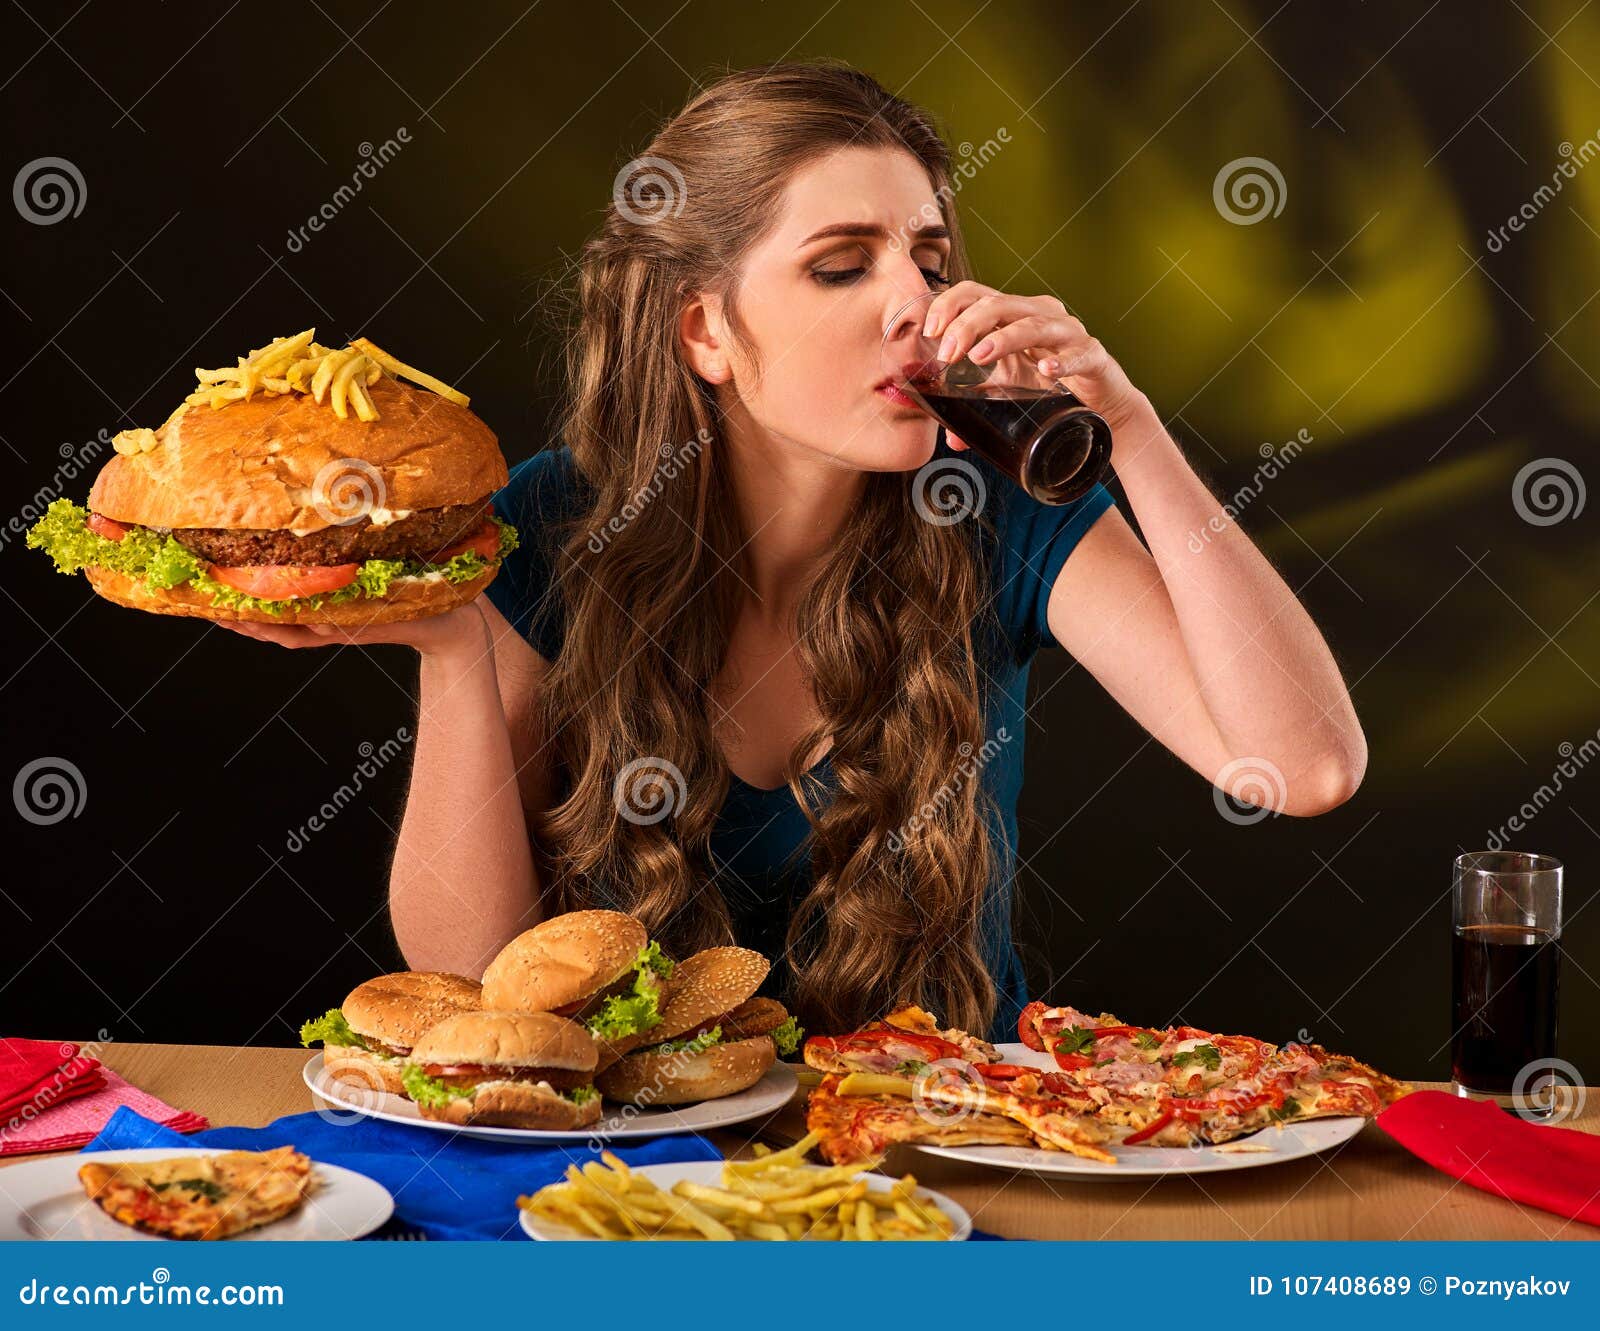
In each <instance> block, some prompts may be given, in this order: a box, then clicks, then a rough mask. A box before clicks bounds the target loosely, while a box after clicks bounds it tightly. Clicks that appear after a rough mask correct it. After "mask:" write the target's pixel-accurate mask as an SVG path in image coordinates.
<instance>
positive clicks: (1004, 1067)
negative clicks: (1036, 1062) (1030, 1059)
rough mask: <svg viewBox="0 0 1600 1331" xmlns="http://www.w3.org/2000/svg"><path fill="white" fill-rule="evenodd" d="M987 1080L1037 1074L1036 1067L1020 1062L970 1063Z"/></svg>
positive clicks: (1009, 1078) (1008, 1079)
mask: <svg viewBox="0 0 1600 1331" xmlns="http://www.w3.org/2000/svg"><path fill="white" fill-rule="evenodd" d="M972 1066H973V1067H974V1068H976V1069H977V1070H978V1072H979V1073H981V1074H982V1075H983V1077H984V1078H985V1079H986V1080H989V1081H1010V1080H1011V1079H1012V1078H1013V1077H1026V1076H1030V1075H1034V1076H1036V1075H1038V1072H1039V1069H1038V1068H1029V1067H1024V1066H1023V1065H1022V1064H1021V1063H974V1064H973V1065H972Z"/></svg>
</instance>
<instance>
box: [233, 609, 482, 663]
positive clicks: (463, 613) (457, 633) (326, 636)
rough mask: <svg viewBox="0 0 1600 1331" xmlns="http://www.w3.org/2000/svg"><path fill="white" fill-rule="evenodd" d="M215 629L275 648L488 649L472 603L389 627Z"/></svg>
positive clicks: (245, 624) (245, 625) (243, 624)
mask: <svg viewBox="0 0 1600 1331" xmlns="http://www.w3.org/2000/svg"><path fill="white" fill-rule="evenodd" d="M214 622H215V623H216V625H217V626H218V627H219V628H225V629H228V630H229V631H230V632H233V633H238V634H242V635H243V636H244V637H246V638H254V639H256V641H258V642H270V643H276V644H277V645H278V646H279V647H344V646H367V645H371V644H375V643H399V644H401V645H403V646H406V647H415V648H416V649H417V651H419V652H421V653H422V654H423V655H424V656H429V655H452V654H465V655H469V656H473V657H477V656H479V655H481V654H483V653H484V652H487V651H489V650H490V647H491V643H490V638H489V626H488V624H486V623H485V622H484V618H483V614H482V612H481V611H480V610H479V609H478V602H477V601H475V600H473V601H468V602H467V604H466V605H460V606H457V607H456V608H455V609H454V610H449V611H446V612H445V613H444V614H442V615H432V616H430V617H428V618H427V619H412V620H405V621H402V622H400V623H394V624H371V625H366V626H364V627H351V626H348V625H344V624H257V623H253V622H250V621H243V620H241V621H234V620H220V619H219V620H216V621H214Z"/></svg>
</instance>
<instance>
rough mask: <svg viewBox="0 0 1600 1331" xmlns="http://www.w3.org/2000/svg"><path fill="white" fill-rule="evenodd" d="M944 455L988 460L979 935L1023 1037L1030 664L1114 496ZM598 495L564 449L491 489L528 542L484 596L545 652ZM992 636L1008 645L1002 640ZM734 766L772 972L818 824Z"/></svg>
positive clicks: (738, 920) (758, 945)
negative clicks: (1020, 905)
mask: <svg viewBox="0 0 1600 1331" xmlns="http://www.w3.org/2000/svg"><path fill="white" fill-rule="evenodd" d="M934 456H935V458H940V457H944V458H960V459H963V460H965V461H967V462H970V463H971V464H972V465H974V466H976V467H977V468H978V469H979V473H980V475H981V477H982V480H983V489H984V494H985V498H984V509H983V511H984V513H985V514H987V516H988V517H989V518H990V520H991V521H992V523H993V529H994V537H993V542H992V544H991V543H989V540H988V537H987V536H985V543H986V547H987V548H988V549H989V551H990V558H989V568H990V576H991V582H992V589H993V594H994V601H993V608H994V612H995V613H994V618H993V620H992V621H989V624H988V635H987V636H985V637H984V638H983V641H982V642H977V641H975V647H976V648H977V650H979V652H980V654H981V656H980V664H981V665H982V667H983V677H984V680H985V686H984V697H983V704H984V710H985V716H984V735H985V737H986V743H985V744H984V746H983V747H982V748H981V749H980V750H978V751H975V752H974V754H973V755H972V761H973V762H974V763H981V780H982V782H983V784H984V786H985V787H986V790H987V793H988V795H989V797H990V798H991V800H992V801H993V809H992V810H991V811H990V813H989V815H988V818H989V835H990V840H991V842H992V843H993V845H994V848H995V860H996V872H995V877H994V879H993V880H992V882H991V884H990V889H989V892H988V895H987V897H986V899H985V903H984V907H983V918H982V920H981V923H980V930H981V935H982V950H983V957H984V964H985V965H986V966H987V967H988V969H989V974H990V976H991V977H992V978H993V980H994V984H995V990H996V993H997V997H998V1002H997V1005H996V1010H995V1018H994V1023H993V1025H992V1026H991V1027H990V1029H989V1031H988V1032H987V1037H988V1038H989V1039H990V1040H994V1041H1000V1040H1015V1039H1016V1038H1017V1037H1016V1028H1017V1017H1018V1015H1019V1014H1020V1013H1021V1011H1022V1008H1023V1005H1024V1004H1026V1003H1027V1001H1028V996H1027V985H1026V982H1025V980H1024V978H1023V973H1022V963H1021V959H1020V958H1019V957H1018V956H1017V951H1016V948H1015V946H1014V945H1013V943H1012V937H1011V916H1012V903H1013V899H1014V896H1015V873H1016V847H1017V797H1018V796H1019V795H1020V793H1021V791H1022V755H1023V734H1024V712H1023V704H1024V703H1025V701H1026V699H1027V691H1028V668H1029V666H1030V664H1031V663H1032V660H1033V655H1034V653H1035V652H1036V651H1038V649H1039V648H1040V647H1054V646H1057V645H1058V644H1057V642H1056V640H1055V637H1054V635H1052V634H1051V632H1050V625H1049V623H1048V621H1047V619H1046V609H1047V607H1048V604H1049V600H1050V589H1051V587H1052V586H1053V585H1054V583H1055V579H1056V575H1057V574H1058V573H1059V572H1060V571H1061V566H1062V565H1063V564H1065V563H1066V560H1067V556H1068V555H1070V554H1071V553H1072V550H1073V548H1074V547H1075V546H1076V545H1077V543H1078V541H1079V540H1080V539H1081V537H1082V536H1083V534H1084V532H1086V531H1088V530H1089V528H1090V527H1091V526H1092V525H1093V524H1094V522H1095V521H1096V520H1097V519H1098V518H1099V517H1100V516H1101V514H1103V513H1104V512H1105V511H1106V510H1107V509H1108V508H1110V507H1112V504H1113V500H1112V497H1111V493H1110V491H1108V490H1107V489H1106V488H1105V487H1104V486H1103V485H1097V486H1095V488H1094V489H1093V490H1091V491H1090V492H1089V493H1088V494H1087V495H1085V496H1084V497H1083V498H1082V499H1078V500H1075V501H1073V502H1072V503H1069V504H1063V505H1060V506H1050V505H1047V504H1040V503H1038V502H1037V501H1035V500H1034V499H1032V498H1030V497H1029V496H1028V495H1027V494H1025V493H1024V492H1023V491H1022V489H1021V488H1020V487H1019V486H1017V485H1015V484H1014V483H1013V482H1012V481H1010V480H1009V479H1008V478H1006V477H1005V476H1003V475H1001V474H1000V473H999V472H998V471H996V470H995V469H994V468H993V467H992V466H991V465H990V464H989V463H988V462H987V460H985V459H983V458H980V457H978V456H977V454H975V453H970V452H965V453H957V452H954V451H953V450H951V449H950V448H949V447H948V445H946V443H945V441H944V433H943V431H940V434H939V443H938V447H937V449H936V451H935V455H934ZM591 493H592V492H591V491H590V487H589V486H588V483H587V482H586V481H585V480H584V478H583V477H582V475H581V474H580V473H579V472H578V471H577V468H576V466H575V465H574V463H573V461H572V454H571V451H570V450H569V449H567V448H566V447H560V448H556V449H551V450H549V451H547V452H544V453H537V454H535V455H534V456H533V457H531V458H528V459H527V460H526V461H524V462H520V463H518V464H517V466H515V467H514V468H512V471H511V479H510V482H509V484H507V485H506V487H505V488H504V489H503V490H501V491H500V492H499V493H498V494H496V495H495V496H494V506H495V511H496V512H497V513H499V514H500V515H501V516H502V517H503V518H505V519H506V520H507V521H508V522H510V523H512V524H513V525H515V526H516V528H517V530H518V532H519V533H520V535H521V538H522V543H521V545H520V546H519V548H518V549H517V550H516V551H515V552H514V553H513V554H512V555H511V557H510V558H509V559H507V560H506V561H505V566H504V567H503V568H502V569H501V571H500V574H499V576H498V577H497V578H496V579H495V580H494V582H493V583H491V584H490V586H489V590H488V592H487V593H486V594H487V596H488V598H489V600H490V601H492V602H493V603H494V605H495V606H496V607H497V608H498V609H499V610H500V612H501V614H503V615H504V616H505V617H506V619H507V620H508V621H509V622H510V623H511V624H512V625H513V626H514V627H515V628H516V629H517V630H518V631H519V632H521V633H522V634H523V635H524V636H525V637H526V638H527V639H528V641H529V642H530V643H532V645H533V647H534V649H535V650H536V651H537V652H538V653H539V654H540V655H541V656H543V657H544V658H545V659H546V660H552V661H553V660H554V659H555V658H556V656H557V655H559V653H560V651H561V642H562V637H563V620H562V608H561V606H560V604H559V602H558V598H557V596H556V595H555V594H554V590H553V587H552V578H551V569H552V568H553V566H554V562H555V554H556V550H557V548H558V547H557V546H556V545H555V543H554V541H553V540H552V539H551V536H550V531H549V527H550V524H551V523H553V522H556V521H559V520H562V519H567V518H574V517H578V516H580V515H582V514H584V513H586V512H587V510H588V506H589V502H590V496H591ZM541 537H543V539H541ZM604 537H605V532H604V528H603V524H599V523H597V524H596V533H595V534H594V539H596V540H599V539H604ZM996 632H997V633H998V635H999V636H998V640H995V639H994V638H993V636H992V635H994V634H995V633H996ZM832 756H833V751H832V750H831V749H830V750H829V751H828V752H827V753H826V754H824V755H823V757H822V759H821V760H820V761H819V762H818V764H817V765H816V766H815V767H814V768H813V769H812V773H813V774H814V775H815V776H817V777H818V778H819V779H820V780H821V781H822V782H823V783H824V784H826V783H828V782H829V781H831V779H832V764H831V758H832ZM729 775H730V784H729V790H728V795H727V799H726V801H725V803H724V805H723V808H722V811H721V813H720V814H719V816H718V820H717V824H716V827H715V828H714V829H713V832H712V836H711V846H710V850H711V858H712V864H713V869H714V872H713V879H712V881H713V882H714V883H715V884H716V885H717V886H718V887H719V888H720V889H721V891H722V894H723V898H724V899H725V900H726V901H727V903H728V910H729V914H730V915H731V916H732V918H733V921H734V928H735V932H736V936H737V939H738V941H739V943H740V944H741V945H743V946H745V947H751V948H755V949H756V950H757V951H759V952H761V953H763V954H764V955H766V956H768V957H771V958H773V959H774V962H775V964H774V968H773V970H774V976H773V978H774V979H776V978H777V977H778V975H779V973H780V968H781V962H780V961H779V959H780V958H782V956H783V954H784V947H783V940H784V934H785V930H786V928H787V926H788V921H789V916H790V913H791V911H792V909H793V907H794V905H795V904H797V903H798V902H799V900H800V899H801V897H802V896H803V894H804V891H805V889H806V887H807V886H808V884H809V879H810V863H809V848H808V837H809V834H810V831H811V828H810V824H809V823H807V822H806V818H805V814H804V813H803V812H802V811H801V808H800V806H799V804H797V803H796V802H795V799H794V796H793V794H792V793H791V792H790V790H789V787H788V786H787V785H783V786H779V787H778V788H777V789H775V790H762V789H759V788H758V787H756V786H752V785H750V784H748V783H747V782H745V781H741V780H740V779H739V778H738V777H737V776H733V775H732V773H730V774H729ZM935 1015H936V1016H940V1015H942V1014H935Z"/></svg>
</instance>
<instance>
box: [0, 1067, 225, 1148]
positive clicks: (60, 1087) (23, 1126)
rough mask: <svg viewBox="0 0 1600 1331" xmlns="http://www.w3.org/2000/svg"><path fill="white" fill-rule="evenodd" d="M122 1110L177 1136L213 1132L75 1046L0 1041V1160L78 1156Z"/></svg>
mask: <svg viewBox="0 0 1600 1331" xmlns="http://www.w3.org/2000/svg"><path fill="white" fill-rule="evenodd" d="M122 1105H127V1106H128V1107H129V1108H130V1109H132V1110H134V1111H135V1112H136V1113H139V1114H142V1115H143V1116H144V1117H145V1118H149V1119H154V1120H155V1121H156V1122H158V1123H161V1124H164V1125H165V1126H166V1127H169V1128H172V1129H173V1130H174V1131H176V1132H198V1131H199V1130H200V1129H201V1128H204V1127H206V1126H208V1125H207V1122H206V1120H205V1119H204V1118H202V1117H201V1116H200V1115H198V1114H191V1113H189V1112H188V1111H186V1110H184V1111H180V1110H176V1109H174V1108H173V1107H172V1106H171V1105H169V1104H163V1103H162V1102H161V1101H160V1100H157V1099H156V1098H155V1096H153V1095H147V1094H146V1093H145V1092H144V1091H141V1090H139V1088H138V1087H136V1086H130V1085H128V1083H127V1082H125V1081H123V1079H122V1078H121V1077H119V1076H117V1074H116V1073H115V1072H110V1071H107V1070H106V1069H105V1068H104V1067H102V1066H101V1065H100V1063H99V1061H98V1060H96V1059H93V1058H90V1057H88V1056H87V1055H86V1054H84V1053H82V1052H81V1051H80V1050H79V1048H78V1046H77V1045H75V1044H72V1043H70V1042H62V1041H59V1040H4V1039H0V1155H27V1154H31V1153H33V1152H36V1151H68V1150H75V1149H76V1148H77V1147H79V1146H82V1145H84V1144H85V1143H86V1142H88V1141H90V1140H92V1139H93V1138H94V1136H95V1134H97V1133H98V1132H99V1131H100V1129H101V1128H103V1127H105V1125H106V1120H107V1119H109V1118H110V1117H111V1116H112V1114H114V1113H116V1112H117V1110H118V1108H120V1107H121V1106H122Z"/></svg>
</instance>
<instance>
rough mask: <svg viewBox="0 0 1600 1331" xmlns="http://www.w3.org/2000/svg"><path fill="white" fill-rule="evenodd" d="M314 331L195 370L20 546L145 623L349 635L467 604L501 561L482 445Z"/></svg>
mask: <svg viewBox="0 0 1600 1331" xmlns="http://www.w3.org/2000/svg"><path fill="white" fill-rule="evenodd" d="M314 332H315V330H314V329H307V330H306V331H305V332H303V333H300V334H299V335H297V336H295V337H288V338H279V339H278V340H277V341H276V342H272V343H270V344H268V345H267V346H265V347H260V348H258V349H256V350H255V351H252V352H251V353H250V354H249V355H248V356H244V357H240V358H239V363H238V364H237V365H234V366H228V367H226V368H224V369H220V370H197V371H196V374H197V376H198V377H199V380H200V385H199V387H198V388H196V390H195V391H194V392H193V393H191V394H190V395H189V397H188V398H187V399H186V400H185V401H184V402H183V403H182V404H180V405H179V407H178V409H177V410H176V411H175V412H173V414H172V415H171V416H170V417H169V418H168V419H167V421H166V422H165V424H163V425H162V426H161V427H160V428H159V429H155V430H149V429H137V430H124V431H123V432H122V433H121V434H118V435H117V436H116V437H115V438H114V439H113V440H112V441H111V442H112V445H113V447H114V448H115V450H116V455H115V456H114V457H112V458H111V459H110V460H109V461H108V462H107V463H106V465H105V466H104V467H103V468H102V469H101V471H100V474H99V476H98V477H97V478H96V480H95V483H94V486H93V487H92V488H91V490H90V492H89V501H88V505H87V507H81V506H79V505H77V504H74V503H73V502H72V501H71V500H69V499H57V500H56V501H55V502H54V503H52V504H51V505H50V506H49V508H48V509H46V510H45V514H44V516H43V517H42V518H40V519H39V521H38V522H37V523H35V524H34V526H33V527H32V529H31V530H30V531H29V532H28V545H29V546H30V547H31V548H34V549H41V550H44V551H45V552H46V553H47V554H49V555H50V556H51V558H52V559H53V560H54V561H55V565H56V568H57V570H58V571H59V572H62V573H76V572H78V571H80V570H81V571H83V572H84V573H86V574H87V575H88V578H89V582H90V585H91V586H92V587H93V588H94V590H95V591H96V592H98V593H99V594H100V595H101V596H104V597H105V598H106V599H108V600H111V601H115V602H117V603H118V604H119V605H125V606H131V607H132V608H134V609H136V610H149V611H152V612H154V613H156V614H163V615H189V616H197V617H199V618H202V619H217V620H249V621H253V622H256V623H263V624H344V625H352V626H354V625H365V624H381V623H387V622H391V621H396V620H410V619H422V618H426V617H427V616H429V615H436V614H440V613H442V612H444V611H446V610H449V609H452V608H453V607H455V606H458V605H462V604H465V603H466V602H468V601H470V600H472V599H473V598H474V597H475V596H477V595H478V594H479V593H480V592H482V591H483V589H484V588H485V587H487V586H488V585H489V583H490V582H491V581H493V579H494V576H495V574H496V572H498V570H499V567H500V562H501V560H502V559H503V558H504V557H505V556H506V555H507V554H509V553H510V552H511V551H512V550H513V549H515V548H516V540H517V538H516V532H515V531H514V530H513V529H512V528H511V527H510V526H509V525H508V524H506V523H504V522H501V521H500V520H499V519H498V518H497V517H496V516H495V515H494V514H493V513H492V512H491V511H490V508H489V497H490V495H491V494H492V493H493V492H494V491H495V490H497V489H499V488H500V486H502V485H504V484H505V483H506V480H507V475H508V473H507V471H506V462H505V458H504V457H503V456H502V454H501V452H500V446H499V443H498V442H497V441H496V439H495V436H494V433H493V432H492V431H491V430H490V429H489V427H488V426H487V425H485V424H484V423H483V422H482V421H481V420H479V419H478V418H477V417H476V416H474V415H473V414H472V412H471V411H469V410H468V409H467V402H468V399H467V398H466V397H464V396H463V395H462V394H460V393H458V392H456V391H455V390H454V389H453V388H450V387H448V386H447V385H445V384H441V383H439V381H438V380H436V379H433V378H431V377H430V376H428V375H425V374H423V373H422V372H421V371H419V370H414V369H412V368H411V367H410V366H408V365H404V364H402V363H401V362H400V361H397V360H395V359H394V358H393V357H392V356H390V355H388V353H387V352H384V351H383V350H382V349H381V348H379V347H376V346H374V345H373V344H372V343H370V342H368V341H366V340H365V339H364V338H362V339H357V340H356V341H355V342H353V343H352V344H351V345H350V346H348V347H344V348H341V349H335V348H331V347H325V346H322V345H320V344H318V343H317V342H315V341H314V340H313V334H314ZM402 379H409V380H411V381H412V383H404V382H402ZM413 384H421V385H422V387H414V386H413Z"/></svg>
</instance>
